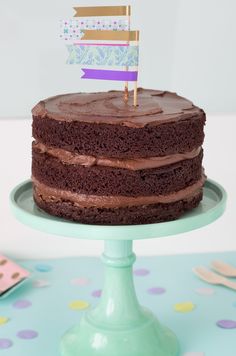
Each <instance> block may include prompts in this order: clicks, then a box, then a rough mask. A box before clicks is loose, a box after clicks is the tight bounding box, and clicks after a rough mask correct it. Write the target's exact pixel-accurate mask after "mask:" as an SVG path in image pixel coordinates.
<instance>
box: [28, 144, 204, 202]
mask: <svg viewBox="0 0 236 356" xmlns="http://www.w3.org/2000/svg"><path fill="white" fill-rule="evenodd" d="M202 157H203V151H202V149H201V148H197V149H195V150H193V151H190V152H186V153H184V154H179V155H170V156H167V157H152V158H149V159H147V158H146V159H139V160H137V159H135V160H130V159H129V160H121V159H120V160H114V159H113V160H112V159H109V158H105V157H102V158H99V159H98V158H95V157H87V156H84V158H83V156H82V155H76V154H74V155H72V154H71V153H70V152H68V151H65V150H55V149H53V148H50V147H46V146H45V145H43V144H40V143H33V160H32V175H33V176H34V177H35V179H37V180H38V181H39V182H41V183H43V184H45V185H47V186H49V187H53V188H57V189H61V190H65V191H71V192H73V193H78V194H88V195H98V196H109V195H112V196H117V195H121V196H132V197H138V196H149V195H166V194H170V193H174V192H176V191H179V190H182V189H185V188H186V187H188V186H190V185H192V184H194V183H196V182H197V181H199V180H200V179H201V176H202ZM171 162H173V163H171ZM112 165H113V166H112ZM117 165H118V167H117ZM155 165H156V166H157V167H155V168H152V167H153V166H155ZM120 166H121V167H122V166H123V167H128V168H120ZM146 167H147V168H146Z"/></svg>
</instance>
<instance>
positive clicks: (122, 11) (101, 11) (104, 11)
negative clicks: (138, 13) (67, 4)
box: [74, 5, 131, 17]
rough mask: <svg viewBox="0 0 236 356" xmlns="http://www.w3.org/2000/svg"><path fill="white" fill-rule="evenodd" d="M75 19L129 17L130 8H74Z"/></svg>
mask: <svg viewBox="0 0 236 356" xmlns="http://www.w3.org/2000/svg"><path fill="white" fill-rule="evenodd" d="M74 9H75V11H76V14H75V15H74V16H75V17H89V16H130V15H131V7H130V6H129V5H128V6H93V7H74Z"/></svg>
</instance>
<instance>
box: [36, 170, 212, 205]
mask: <svg viewBox="0 0 236 356" xmlns="http://www.w3.org/2000/svg"><path fill="white" fill-rule="evenodd" d="M205 180H206V176H205V175H204V174H203V175H202V178H201V179H200V180H199V181H197V182H196V183H194V184H192V185H191V186H189V187H187V188H185V189H182V190H179V191H178V192H175V193H171V194H167V195H153V196H139V197H132V196H131V197H127V196H120V195H117V196H99V195H87V194H78V193H73V192H71V191H66V190H60V189H56V188H52V187H49V186H47V185H45V184H43V183H40V182H39V181H38V180H37V179H35V178H34V177H32V181H33V184H34V190H35V193H36V195H38V196H41V198H42V199H43V200H44V201H45V202H57V201H63V200H64V201H70V202H72V203H74V204H75V205H77V206H79V207H81V208H91V207H96V208H122V207H128V206H140V205H149V204H157V203H163V204H167V203H172V202H176V201H178V200H184V199H187V198H188V197H190V196H194V195H195V194H197V193H198V192H199V191H200V190H201V189H202V187H203V185H204V182H205Z"/></svg>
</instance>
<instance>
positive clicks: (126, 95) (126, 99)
mask: <svg viewBox="0 0 236 356" xmlns="http://www.w3.org/2000/svg"><path fill="white" fill-rule="evenodd" d="M126 16H127V17H128V31H130V5H127V6H126ZM127 44H129V41H127ZM125 70H126V71H128V70H129V67H128V66H126V67H125ZM128 100H129V82H125V90H124V102H125V103H127V102H128Z"/></svg>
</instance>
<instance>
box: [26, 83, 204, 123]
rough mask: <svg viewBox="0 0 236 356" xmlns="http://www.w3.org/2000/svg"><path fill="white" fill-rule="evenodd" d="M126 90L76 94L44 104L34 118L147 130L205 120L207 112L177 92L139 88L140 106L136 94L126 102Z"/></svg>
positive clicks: (35, 112)
mask: <svg viewBox="0 0 236 356" xmlns="http://www.w3.org/2000/svg"><path fill="white" fill-rule="evenodd" d="M123 95H124V93H123V92H122V91H109V92H100V93H74V94H65V95H58V96H54V97H51V98H48V99H46V100H43V101H40V102H39V103H38V104H37V105H36V106H35V107H34V108H33V110H32V114H33V116H37V117H41V118H50V119H54V120H59V121H68V122H71V121H80V122H88V123H105V124H113V125H125V126H130V127H143V126H145V125H147V124H151V125H159V124H162V123H165V122H171V121H178V120H185V119H187V118H190V117H196V118H199V117H202V116H203V115H204V112H203V111H202V110H201V109H200V108H198V107H196V106H194V105H193V103H192V102H191V101H189V100H187V99H185V98H183V97H181V96H178V95H177V94H176V93H171V92H167V91H159V90H151V89H142V88H139V89H138V106H137V107H134V106H133V93H132V92H130V95H129V101H128V103H125V102H124V100H123Z"/></svg>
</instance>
